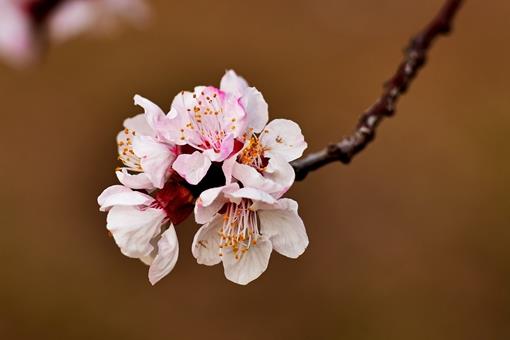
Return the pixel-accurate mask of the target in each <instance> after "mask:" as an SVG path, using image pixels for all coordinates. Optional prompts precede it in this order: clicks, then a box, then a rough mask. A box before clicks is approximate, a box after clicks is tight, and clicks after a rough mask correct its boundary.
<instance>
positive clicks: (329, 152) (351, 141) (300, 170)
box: [292, 0, 463, 180]
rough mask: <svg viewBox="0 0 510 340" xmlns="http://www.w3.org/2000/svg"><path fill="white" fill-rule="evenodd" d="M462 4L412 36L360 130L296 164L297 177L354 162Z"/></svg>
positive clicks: (456, 0)
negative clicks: (320, 169)
mask: <svg viewBox="0 0 510 340" xmlns="http://www.w3.org/2000/svg"><path fill="white" fill-rule="evenodd" d="M462 3H463V0H447V1H446V3H445V4H444V5H443V7H442V8H441V10H440V11H439V13H438V14H437V15H436V17H435V18H434V19H433V20H432V22H430V23H429V24H428V25H427V26H426V27H425V29H424V30H423V31H422V32H420V33H419V34H418V35H416V36H415V37H414V38H413V39H411V42H410V44H409V46H408V47H407V48H406V49H405V57H404V60H403V61H402V63H401V64H400V66H399V67H398V69H397V71H396V73H395V75H394V76H393V77H392V78H391V79H390V80H388V81H387V82H386V83H385V85H384V92H383V94H382V96H381V97H380V98H379V99H378V100H377V102H376V103H375V104H374V105H372V106H371V107H370V108H369V109H368V110H367V111H366V112H365V113H363V114H362V115H361V118H360V119H359V122H358V126H357V128H356V131H355V132H354V133H353V134H352V135H350V136H348V137H345V138H344V139H342V140H341V141H340V142H339V143H337V144H331V145H329V146H328V147H327V148H326V149H324V150H321V151H319V152H316V153H312V154H310V155H308V156H306V157H303V158H301V159H298V160H296V161H294V162H293V163H292V166H293V167H294V171H295V172H296V180H302V179H304V178H305V177H306V176H307V175H308V174H309V173H310V172H311V171H314V170H317V169H319V168H321V167H323V166H325V165H327V164H329V163H332V162H337V161H339V162H341V163H344V164H348V163H350V161H351V160H352V158H353V157H354V156H355V155H356V154H358V153H359V152H361V151H362V150H363V149H364V148H365V147H366V146H367V145H368V144H369V143H370V142H371V141H372V140H373V139H374V137H375V132H376V129H377V126H378V125H379V123H380V122H381V121H382V120H383V119H384V117H390V116H392V115H393V114H394V113H395V106H396V104H397V101H398V99H399V98H400V96H401V95H402V94H404V93H405V92H406V91H407V89H408V87H409V85H410V84H411V82H412V80H413V79H414V78H415V77H416V75H417V73H418V71H419V70H420V69H421V68H422V67H423V66H424V65H425V62H426V57H427V52H428V50H429V48H430V46H431V44H432V42H433V41H434V40H435V38H437V37H439V36H441V35H447V34H448V33H449V32H450V31H451V26H452V22H453V19H454V17H455V14H456V13H457V12H458V10H459V8H460V7H461V4H462Z"/></svg>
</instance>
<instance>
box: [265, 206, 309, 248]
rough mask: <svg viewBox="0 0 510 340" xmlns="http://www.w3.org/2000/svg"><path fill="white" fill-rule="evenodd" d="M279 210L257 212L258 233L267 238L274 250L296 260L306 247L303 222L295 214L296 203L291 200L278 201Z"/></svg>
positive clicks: (306, 241)
mask: <svg viewBox="0 0 510 340" xmlns="http://www.w3.org/2000/svg"><path fill="white" fill-rule="evenodd" d="M278 205H279V206H280V207H281V210H259V211H258V216H259V218H260V231H261V233H262V235H264V236H266V237H268V238H269V239H270V240H271V242H272V244H273V248H274V250H276V251H277V252H279V253H280V254H282V255H284V256H287V257H290V258H297V257H299V256H300V255H301V254H303V252H304V251H305V249H306V247H308V235H307V234H306V229H305V225H304V223H303V220H301V218H300V217H299V215H298V213H297V203H296V202H295V201H293V200H291V199H281V200H279V201H278Z"/></svg>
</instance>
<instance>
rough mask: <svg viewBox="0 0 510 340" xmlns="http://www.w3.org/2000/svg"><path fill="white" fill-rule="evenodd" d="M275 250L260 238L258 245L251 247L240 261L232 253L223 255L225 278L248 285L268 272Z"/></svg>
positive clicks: (227, 252) (228, 252) (268, 242)
mask: <svg viewBox="0 0 510 340" xmlns="http://www.w3.org/2000/svg"><path fill="white" fill-rule="evenodd" d="M272 250H273V248H272V246H271V242H270V241H268V240H265V239H263V238H259V241H258V242H257V245H255V246H251V247H250V249H249V250H248V251H247V252H246V253H244V254H243V255H242V256H241V258H240V259H236V258H235V255H234V254H233V252H232V251H226V252H225V253H224V255H223V268H224V270H225V277H226V278H227V279H229V280H230V281H232V282H234V283H237V284H240V285H246V284H248V283H250V282H251V281H253V280H255V279H256V278H258V277H259V276H260V275H261V274H262V273H263V272H265V271H266V269H267V265H268V264H269V258H270V257H271V251H272Z"/></svg>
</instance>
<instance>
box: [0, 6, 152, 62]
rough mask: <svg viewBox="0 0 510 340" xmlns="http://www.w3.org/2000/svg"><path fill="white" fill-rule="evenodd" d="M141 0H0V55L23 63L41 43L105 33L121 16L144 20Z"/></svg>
mask: <svg viewBox="0 0 510 340" xmlns="http://www.w3.org/2000/svg"><path fill="white" fill-rule="evenodd" d="M147 17H148V8H147V6H146V5H145V2H144V0H0V57H3V58H4V59H5V60H6V61H7V62H8V63H10V64H11V65H13V66H19V67H21V66H26V65H28V64H31V63H33V62H34V61H36V60H37V59H38V57H39V54H40V53H41V51H42V50H43V47H45V46H44V45H45V44H46V43H47V42H48V41H49V42H50V43H59V42H63V41H65V40H68V39H70V38H72V37H75V36H77V35H79V34H83V33H86V32H90V33H102V34H104V33H108V32H111V31H113V30H114V29H115V28H117V26H118V22H119V20H120V19H125V20H127V21H130V22H132V23H134V24H143V23H144V22H145V20H146V19H147Z"/></svg>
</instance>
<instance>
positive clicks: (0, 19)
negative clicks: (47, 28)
mask: <svg viewBox="0 0 510 340" xmlns="http://www.w3.org/2000/svg"><path fill="white" fill-rule="evenodd" d="M38 50H39V44H38V39H37V37H36V36H35V34H34V29H33V23H32V20H31V18H30V16H29V15H28V13H27V12H26V11H25V10H24V8H23V6H22V2H21V1H14V0H0V57H2V58H4V59H5V60H6V61H7V62H9V63H10V64H11V65H13V66H17V67H19V66H23V65H26V64H28V63H31V62H32V61H33V60H35V58H36V56H37V54H38Z"/></svg>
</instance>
